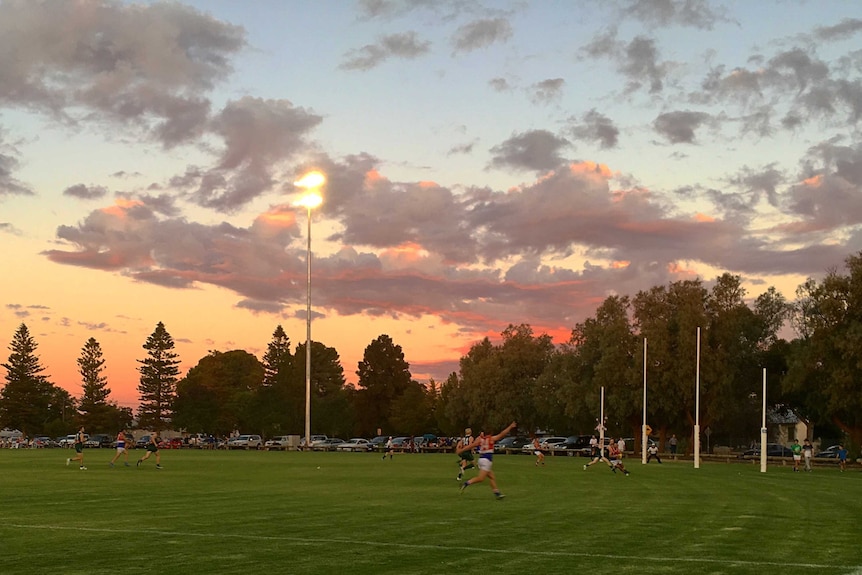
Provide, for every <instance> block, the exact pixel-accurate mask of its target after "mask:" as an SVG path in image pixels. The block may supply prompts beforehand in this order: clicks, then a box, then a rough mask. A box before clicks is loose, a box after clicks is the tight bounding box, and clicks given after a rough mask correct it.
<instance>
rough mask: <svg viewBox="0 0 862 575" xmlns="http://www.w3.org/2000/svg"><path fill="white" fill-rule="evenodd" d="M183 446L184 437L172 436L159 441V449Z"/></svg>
mask: <svg viewBox="0 0 862 575" xmlns="http://www.w3.org/2000/svg"><path fill="white" fill-rule="evenodd" d="M182 446H183V438H182V437H172V438H170V439H163V440H161V441H159V449H181V448H182Z"/></svg>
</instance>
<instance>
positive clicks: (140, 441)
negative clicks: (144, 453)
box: [135, 435, 150, 449]
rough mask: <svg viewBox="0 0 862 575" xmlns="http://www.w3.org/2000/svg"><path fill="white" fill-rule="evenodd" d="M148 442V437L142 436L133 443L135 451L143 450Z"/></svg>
mask: <svg viewBox="0 0 862 575" xmlns="http://www.w3.org/2000/svg"><path fill="white" fill-rule="evenodd" d="M149 442H150V436H149V435H142V436H141V437H139V438H138V440H137V441H136V442H135V449H144V448H145V447H146V446H147V444H148V443H149Z"/></svg>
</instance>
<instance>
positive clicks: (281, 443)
mask: <svg viewBox="0 0 862 575" xmlns="http://www.w3.org/2000/svg"><path fill="white" fill-rule="evenodd" d="M288 447H290V438H289V437H288V436H287V435H279V436H276V437H273V438H272V439H268V440H267V441H266V443H264V444H263V448H264V449H265V450H267V451H284V450H285V449H287V448H288Z"/></svg>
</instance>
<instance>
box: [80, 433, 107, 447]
mask: <svg viewBox="0 0 862 575" xmlns="http://www.w3.org/2000/svg"><path fill="white" fill-rule="evenodd" d="M112 441H114V438H113V437H112V436H110V435H105V434H104V433H96V434H94V435H91V436H90V438H89V439H87V441H85V442H84V447H111V442H112Z"/></svg>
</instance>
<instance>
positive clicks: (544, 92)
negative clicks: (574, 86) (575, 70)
mask: <svg viewBox="0 0 862 575" xmlns="http://www.w3.org/2000/svg"><path fill="white" fill-rule="evenodd" d="M565 85H566V81H565V80H563V79H562V78H548V79H547V80H542V81H541V82H537V83H535V84H533V85H532V86H530V90H529V92H530V99H531V100H532V101H533V102H534V103H536V104H548V103H550V102H555V101H557V100H559V99H560V96H562V93H563V86H565Z"/></svg>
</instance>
